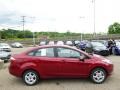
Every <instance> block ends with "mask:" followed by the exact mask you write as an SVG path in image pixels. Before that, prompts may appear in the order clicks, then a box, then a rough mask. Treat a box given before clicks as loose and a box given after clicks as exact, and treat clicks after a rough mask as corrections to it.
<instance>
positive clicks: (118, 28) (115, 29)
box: [108, 22, 120, 34]
mask: <svg viewBox="0 0 120 90" xmlns="http://www.w3.org/2000/svg"><path fill="white" fill-rule="evenodd" d="M108 33H109V34H120V24H119V23H118V22H115V23H114V24H112V25H110V26H109V28H108Z"/></svg>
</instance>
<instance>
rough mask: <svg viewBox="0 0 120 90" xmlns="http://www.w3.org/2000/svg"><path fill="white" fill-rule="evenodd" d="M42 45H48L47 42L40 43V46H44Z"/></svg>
mask: <svg viewBox="0 0 120 90" xmlns="http://www.w3.org/2000/svg"><path fill="white" fill-rule="evenodd" d="M42 45H47V41H40V44H39V46H42Z"/></svg>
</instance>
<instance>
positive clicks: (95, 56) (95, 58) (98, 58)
mask: <svg viewBox="0 0 120 90" xmlns="http://www.w3.org/2000/svg"><path fill="white" fill-rule="evenodd" d="M93 58H94V60H95V62H96V61H97V62H98V63H107V64H112V62H111V60H108V59H106V58H104V57H103V56H100V55H97V54H93ZM97 62H96V63H97Z"/></svg>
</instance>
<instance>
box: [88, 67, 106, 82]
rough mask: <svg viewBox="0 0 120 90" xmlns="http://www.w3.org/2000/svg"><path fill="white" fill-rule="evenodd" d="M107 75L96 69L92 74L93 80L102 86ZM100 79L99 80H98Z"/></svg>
mask: <svg viewBox="0 0 120 90" xmlns="http://www.w3.org/2000/svg"><path fill="white" fill-rule="evenodd" d="M106 76H107V73H106V71H105V70H104V69H102V68H95V69H94V70H92V72H91V74H90V78H91V80H92V81H93V82H94V83H96V84H101V83H103V82H104V81H105V79H106ZM97 79H99V80H97Z"/></svg>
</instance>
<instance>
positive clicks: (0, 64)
mask: <svg viewBox="0 0 120 90" xmlns="http://www.w3.org/2000/svg"><path fill="white" fill-rule="evenodd" d="M3 65H4V61H3V60H1V59H0V69H2V68H3Z"/></svg>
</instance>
